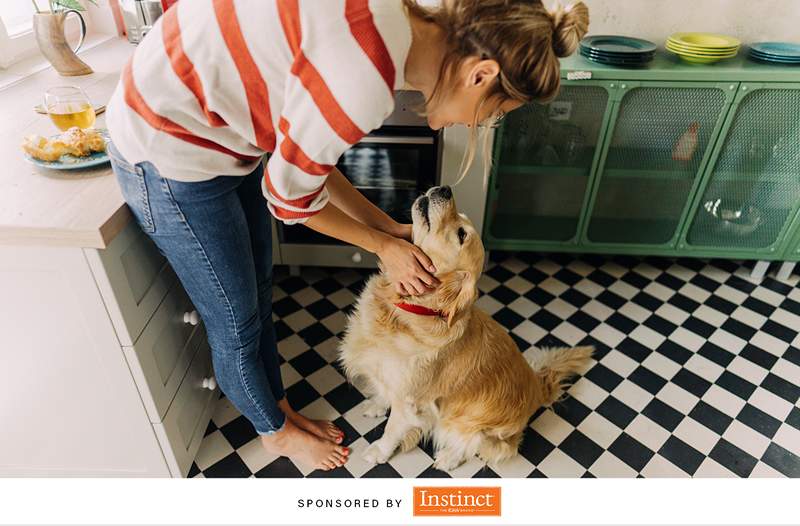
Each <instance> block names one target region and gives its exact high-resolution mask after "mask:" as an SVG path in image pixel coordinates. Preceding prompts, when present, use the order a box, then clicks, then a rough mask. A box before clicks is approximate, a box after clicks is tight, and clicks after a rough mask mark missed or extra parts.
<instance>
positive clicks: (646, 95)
mask: <svg viewBox="0 0 800 526" xmlns="http://www.w3.org/2000/svg"><path fill="white" fill-rule="evenodd" d="M735 88H736V85H735V84H725V85H718V84H715V83H685V82H680V83H668V82H636V83H630V82H629V83H622V84H621V85H620V89H621V90H622V91H623V95H622V97H621V100H620V102H619V103H618V105H617V107H616V108H615V111H614V114H613V115H612V124H611V125H610V130H609V137H610V138H609V140H608V146H607V147H606V150H605V151H604V152H603V155H602V159H601V161H600V168H599V169H598V175H597V178H596V183H595V188H594V190H593V194H592V197H591V203H590V205H589V210H590V212H589V219H588V221H587V225H586V232H585V237H584V239H583V242H584V243H586V244H587V245H595V246H597V245H601V246H603V247H608V248H609V249H612V248H613V249H614V250H615V251H622V252H625V251H636V247H642V246H644V247H652V248H661V249H662V250H663V249H665V248H667V249H668V248H670V247H673V246H675V244H676V243H677V239H678V235H679V233H680V228H679V227H680V225H681V224H682V221H683V218H684V217H685V215H686V214H687V213H688V210H689V202H690V198H691V197H692V195H693V193H694V191H695V189H696V186H697V185H698V183H699V181H700V176H701V174H702V173H703V169H704V167H705V165H706V163H707V161H708V157H709V156H710V150H711V148H712V147H713V140H714V138H715V137H716V136H717V134H718V132H719V130H720V129H721V127H722V124H723V122H724V118H725V115H726V113H727V110H728V108H729V107H730V104H731V102H732V100H733V98H734V95H735ZM640 250H641V249H640Z"/></svg>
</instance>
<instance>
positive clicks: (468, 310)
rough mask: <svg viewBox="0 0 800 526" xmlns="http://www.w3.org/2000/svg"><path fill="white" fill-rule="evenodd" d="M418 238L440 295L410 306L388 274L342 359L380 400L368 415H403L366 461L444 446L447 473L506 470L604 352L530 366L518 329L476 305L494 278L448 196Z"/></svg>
mask: <svg viewBox="0 0 800 526" xmlns="http://www.w3.org/2000/svg"><path fill="white" fill-rule="evenodd" d="M412 217H413V240H414V243H415V244H416V245H417V246H419V247H420V248H422V249H423V250H424V251H425V253H426V254H428V256H429V257H430V258H431V260H432V261H433V263H434V265H435V266H436V269H437V272H436V277H437V278H438V279H439V281H440V283H441V284H440V285H439V286H438V287H437V288H436V289H434V290H432V291H430V292H428V293H426V294H424V295H422V296H418V297H403V296H400V295H399V294H398V293H397V292H396V289H395V287H394V285H393V284H392V283H391V282H390V281H389V279H388V278H387V277H386V276H385V275H383V274H382V273H379V274H376V275H374V276H372V278H371V279H370V280H369V281H368V282H367V284H366V286H365V288H364V291H363V292H362V294H361V297H360V298H359V299H358V302H357V304H356V308H355V310H354V311H353V313H352V314H351V315H350V317H349V318H348V322H347V330H346V333H345V336H344V338H343V340H342V342H341V347H340V361H341V363H342V365H343V367H344V370H345V372H346V374H347V377H348V379H349V380H350V381H351V382H353V383H355V384H356V385H358V386H359V387H360V388H362V390H364V391H365V393H366V394H367V395H368V396H369V398H368V400H367V401H366V403H365V411H364V414H365V415H366V416H371V417H380V416H383V415H385V414H386V412H387V410H388V409H391V413H390V416H389V420H388V422H387V423H386V429H385V431H384V433H383V436H382V437H381V438H380V439H379V440H377V441H376V442H374V443H373V444H371V445H370V446H369V447H368V448H367V449H366V451H365V452H364V458H365V459H366V460H367V461H369V462H371V463H383V462H386V461H387V460H388V459H389V458H390V457H391V456H392V454H393V453H394V452H395V451H396V450H397V449H400V450H401V451H408V450H410V449H413V448H414V447H415V446H416V445H417V444H418V443H419V442H420V440H422V439H427V438H432V440H433V445H434V451H435V463H434V466H435V467H436V468H438V469H441V470H445V471H448V470H452V469H454V468H456V467H458V466H459V465H460V464H462V463H463V462H465V461H467V460H469V459H470V458H472V457H474V456H475V455H478V456H479V457H480V458H481V459H482V460H483V461H485V462H495V463H496V462H501V461H503V460H505V459H508V458H510V457H512V456H514V455H515V454H516V453H517V450H518V448H519V445H520V442H521V440H522V436H523V431H524V429H525V427H526V426H527V424H528V421H529V419H530V417H531V415H532V414H533V413H534V412H535V411H536V410H537V409H538V408H539V407H541V406H547V405H550V404H552V403H553V402H555V401H556V400H557V399H558V398H559V397H560V396H561V394H562V392H563V387H564V384H565V382H566V380H567V379H568V378H569V377H570V376H572V375H573V374H575V373H577V372H579V371H582V370H584V368H585V367H586V366H587V365H588V363H589V361H590V357H591V354H592V352H593V349H592V348H591V347H577V348H572V349H566V348H565V349H554V350H543V349H537V350H535V351H532V352H529V354H532V357H531V358H530V360H529V361H528V360H526V359H525V358H524V357H523V355H522V353H520V351H519V350H518V348H517V345H516V344H515V343H514V341H513V340H512V339H511V337H510V336H509V335H508V333H507V332H506V330H505V329H504V328H503V327H502V326H501V325H500V324H499V323H497V322H496V321H495V320H494V319H493V318H492V317H491V316H489V315H488V314H486V313H485V312H483V311H481V310H479V309H478V308H477V307H475V306H474V303H475V300H476V299H477V298H478V289H477V285H476V283H477V281H478V278H479V277H480V275H481V270H482V269H483V258H484V249H483V243H482V242H481V238H480V234H479V233H478V232H477V231H476V230H475V228H474V227H473V226H472V223H471V222H470V221H469V219H467V217H466V216H464V215H463V214H459V213H458V211H457V210H456V204H455V202H454V199H453V194H452V191H451V190H450V188H448V187H436V188H432V189H431V190H429V191H428V192H427V193H426V194H425V195H423V196H420V197H419V198H418V199H417V200H416V201H415V202H414V206H413V208H412Z"/></svg>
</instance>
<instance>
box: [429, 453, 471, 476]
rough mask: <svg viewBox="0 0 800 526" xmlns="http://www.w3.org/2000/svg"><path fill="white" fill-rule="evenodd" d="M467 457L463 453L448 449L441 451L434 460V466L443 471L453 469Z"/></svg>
mask: <svg viewBox="0 0 800 526" xmlns="http://www.w3.org/2000/svg"><path fill="white" fill-rule="evenodd" d="M466 460H467V459H465V458H464V456H463V455H459V454H457V453H452V452H448V451H440V452H438V453H437V454H436V458H435V459H434V460H433V467H434V468H435V469H439V470H441V471H452V470H454V469H456V468H457V467H458V466H460V465H461V464H463V463H464V462H465V461H466Z"/></svg>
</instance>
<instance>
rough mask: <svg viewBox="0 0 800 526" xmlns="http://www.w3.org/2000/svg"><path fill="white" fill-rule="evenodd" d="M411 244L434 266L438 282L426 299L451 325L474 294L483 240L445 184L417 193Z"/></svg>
mask: <svg viewBox="0 0 800 526" xmlns="http://www.w3.org/2000/svg"><path fill="white" fill-rule="evenodd" d="M411 216H412V218H413V223H414V225H413V235H414V244H415V245H417V246H418V247H420V248H421V249H422V250H423V251H424V252H425V253H426V254H427V255H428V257H430V258H431V260H432V261H433V264H434V265H435V266H436V277H437V278H438V279H439V281H440V282H441V285H439V287H437V288H436V289H435V290H434V291H433V292H431V293H430V294H429V295H426V296H430V297H429V298H425V299H426V303H431V304H432V306H434V307H435V308H437V309H438V310H440V311H442V312H443V313H444V314H445V315H446V317H447V322H448V324H449V325H452V324H453V322H455V321H456V320H457V319H458V318H459V317H460V316H461V315H462V314H463V313H464V312H465V311H466V310H468V309H469V308H470V307H471V306H472V304H473V303H474V302H475V300H476V299H477V298H478V289H477V282H478V278H479V277H480V275H481V271H482V269H483V242H482V241H481V236H480V234H479V233H478V232H477V231H476V230H475V227H474V226H472V222H470V220H469V219H467V216H465V215H464V214H459V213H458V210H457V209H456V202H455V200H454V199H453V192H452V190H451V189H450V187H449V186H437V187H434V188H431V189H430V190H428V192H427V193H426V194H425V195H422V196H420V197H419V198H418V199H417V200H416V201H415V202H414V206H413V207H412V209H411Z"/></svg>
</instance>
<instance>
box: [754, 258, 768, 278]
mask: <svg viewBox="0 0 800 526" xmlns="http://www.w3.org/2000/svg"><path fill="white" fill-rule="evenodd" d="M767 270H769V261H759V262H757V263H756V265H755V266H754V267H753V270H752V272H750V279H752V280H754V281H761V280H762V279H764V276H766V275H767Z"/></svg>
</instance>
